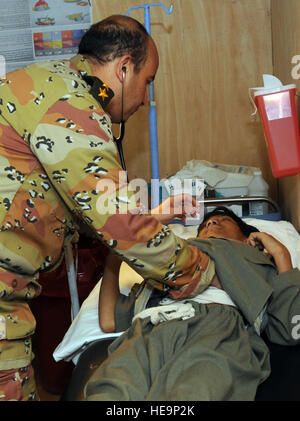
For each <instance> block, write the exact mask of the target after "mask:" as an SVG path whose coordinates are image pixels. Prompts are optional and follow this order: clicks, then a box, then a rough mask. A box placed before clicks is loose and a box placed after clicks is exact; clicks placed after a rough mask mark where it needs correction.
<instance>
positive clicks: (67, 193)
mask: <svg viewBox="0 0 300 421" xmlns="http://www.w3.org/2000/svg"><path fill="white" fill-rule="evenodd" d="M30 147H31V149H32V151H33V153H34V154H35V156H36V157H37V158H38V160H39V161H40V163H41V165H42V166H43V167H44V169H45V171H46V172H47V175H48V177H49V179H50V180H51V182H52V184H53V186H54V187H55V189H56V191H57V193H58V195H59V196H60V197H61V198H62V200H63V201H64V203H65V204H66V205H67V206H68V208H69V209H70V210H71V212H73V213H74V214H76V215H77V216H79V217H80V218H81V219H82V220H84V221H85V222H86V223H87V224H88V225H89V226H90V227H91V228H92V229H93V230H94V231H95V232H96V233H97V235H98V236H99V238H100V239H101V240H102V241H103V242H104V243H105V244H106V245H107V246H108V247H110V248H111V249H113V250H114V251H115V252H116V253H117V254H118V255H119V257H120V258H121V259H122V260H125V261H126V262H127V263H128V264H129V265H130V266H131V267H132V268H133V269H134V270H136V271H137V272H138V273H139V274H140V275H141V276H143V277H144V279H151V280H152V281H153V283H155V286H156V287H158V288H160V289H162V288H165V289H169V288H171V290H173V292H174V298H184V297H185V296H189V295H191V294H192V293H193V291H194V290H195V289H197V293H199V292H201V290H203V289H205V288H206V287H207V286H208V284H209V283H210V279H209V277H202V276H201V275H202V273H203V272H205V271H206V269H207V268H208V263H209V258H208V256H207V255H206V254H204V253H203V252H201V251H200V250H199V249H198V248H196V247H194V246H189V245H187V243H186V242H185V241H184V240H182V239H180V238H178V237H176V236H175V235H174V234H173V233H172V231H171V230H170V229H169V228H168V227H166V226H163V225H161V224H160V223H159V222H158V221H157V220H156V219H155V218H154V217H150V216H147V215H143V214H141V215H139V214H135V212H132V211H134V210H135V209H136V202H135V197H134V192H132V191H130V189H128V185H127V182H126V180H125V179H124V173H123V172H122V169H121V167H120V164H119V162H118V158H117V149H116V147H115V144H114V142H113V138H112V133H111V122H110V118H109V116H108V115H107V114H105V113H104V112H103V111H101V110H100V111H99V108H97V107H96V105H91V100H90V96H88V97H87V98H85V96H84V95H80V96H78V95H75V94H73V95H68V97H67V98H65V100H64V101H62V100H60V101H57V102H56V103H55V104H54V105H53V106H52V107H51V108H50V109H49V110H48V112H47V113H46V114H45V115H44V117H43V118H42V120H41V121H40V122H39V124H38V125H37V127H36V129H35V131H34V133H33V135H32V137H31V139H30Z"/></svg>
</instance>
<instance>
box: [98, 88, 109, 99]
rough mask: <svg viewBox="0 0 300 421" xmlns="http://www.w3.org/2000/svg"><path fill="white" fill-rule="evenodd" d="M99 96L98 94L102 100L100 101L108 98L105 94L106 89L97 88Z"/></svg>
mask: <svg viewBox="0 0 300 421" xmlns="http://www.w3.org/2000/svg"><path fill="white" fill-rule="evenodd" d="M99 92H100V93H99V94H98V96H101V98H102V100H104V98H108V95H107V92H106V88H105V87H104V88H103V89H102V88H99Z"/></svg>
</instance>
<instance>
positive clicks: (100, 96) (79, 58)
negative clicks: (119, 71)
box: [71, 54, 114, 109]
mask: <svg viewBox="0 0 300 421" xmlns="http://www.w3.org/2000/svg"><path fill="white" fill-rule="evenodd" d="M71 62H72V63H73V65H74V66H76V68H77V69H78V71H79V73H80V75H81V77H82V79H83V80H84V81H85V82H87V83H88V84H89V85H90V87H91V88H90V94H91V95H93V97H94V98H95V99H96V101H97V102H99V104H100V105H101V107H102V108H103V109H104V108H105V107H106V106H107V104H108V103H109V102H110V100H111V99H112V98H113V96H114V92H113V91H112V89H110V87H109V86H108V85H107V84H106V83H104V82H102V80H100V79H98V78H97V77H96V76H92V70H91V67H90V65H89V62H88V60H87V59H86V57H84V56H83V55H81V54H78V55H76V56H75V57H72V58H71Z"/></svg>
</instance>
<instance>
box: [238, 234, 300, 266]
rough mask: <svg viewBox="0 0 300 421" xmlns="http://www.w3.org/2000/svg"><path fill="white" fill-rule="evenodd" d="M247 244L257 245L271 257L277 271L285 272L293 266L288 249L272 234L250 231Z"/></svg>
mask: <svg viewBox="0 0 300 421" xmlns="http://www.w3.org/2000/svg"><path fill="white" fill-rule="evenodd" d="M246 243H247V244H250V245H251V246H253V247H258V248H259V249H260V250H261V249H262V250H264V249H265V250H266V252H267V253H268V254H269V255H270V256H271V257H273V259H274V261H275V264H276V266H277V270H278V273H282V272H286V271H288V270H290V269H292V268H293V266H292V260H291V256H290V253H289V251H288V249H287V248H286V247H285V246H284V245H283V244H282V243H280V241H278V240H276V239H275V238H274V237H272V235H269V234H266V233H265V232H252V233H251V234H250V235H249V237H248V238H247V240H246Z"/></svg>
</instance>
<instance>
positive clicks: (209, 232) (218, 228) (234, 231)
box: [198, 215, 247, 241]
mask: <svg viewBox="0 0 300 421" xmlns="http://www.w3.org/2000/svg"><path fill="white" fill-rule="evenodd" d="M210 237H215V238H228V239H230V240H238V241H245V240H246V238H247V237H245V236H244V234H243V233H242V231H241V230H240V228H239V226H238V224H237V223H236V222H235V220H234V219H232V218H230V216H226V215H215V216H212V217H211V218H209V219H208V220H207V221H206V223H205V226H204V228H203V229H202V230H201V231H200V232H199V234H198V238H210Z"/></svg>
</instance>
